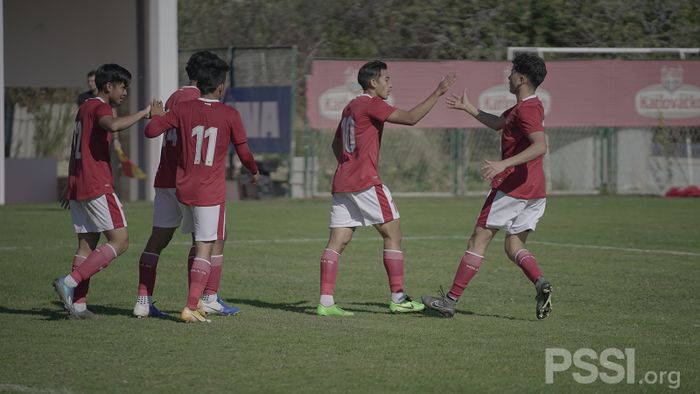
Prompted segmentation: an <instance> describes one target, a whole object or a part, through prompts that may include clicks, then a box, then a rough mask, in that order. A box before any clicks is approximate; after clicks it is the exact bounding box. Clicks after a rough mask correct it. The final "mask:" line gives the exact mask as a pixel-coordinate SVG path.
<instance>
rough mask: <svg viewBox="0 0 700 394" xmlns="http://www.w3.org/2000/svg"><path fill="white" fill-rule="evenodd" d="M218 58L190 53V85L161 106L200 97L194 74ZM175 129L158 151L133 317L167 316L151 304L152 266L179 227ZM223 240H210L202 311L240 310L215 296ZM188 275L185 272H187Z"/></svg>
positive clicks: (224, 312)
mask: <svg viewBox="0 0 700 394" xmlns="http://www.w3.org/2000/svg"><path fill="white" fill-rule="evenodd" d="M216 59H218V57H217V56H216V55H215V54H213V53H211V52H209V51H200V52H196V53H194V54H193V55H192V56H190V58H189V60H188V61H187V66H186V67H185V70H186V71H187V76H188V77H189V78H190V85H189V86H183V87H181V88H180V89H178V90H177V91H176V92H175V93H173V94H172V95H171V96H170V97H169V98H168V101H167V102H166V103H165V108H166V109H170V108H172V107H174V106H175V105H177V104H178V103H181V102H185V101H191V100H196V99H197V98H199V97H200V95H201V94H200V91H199V89H198V88H197V86H196V85H197V80H198V79H199V77H198V76H197V73H198V72H199V69H200V68H202V67H206V65H207V63H208V62H214V61H215V60H216ZM178 141H179V140H178V131H177V130H176V129H170V130H168V131H167V132H166V133H165V136H164V138H163V147H162V149H161V154H160V164H159V165H158V172H157V173H156V177H155V182H154V187H155V199H154V200H153V228H152V229H151V236H150V238H149V239H148V242H147V243H146V248H145V249H144V251H143V253H141V257H140V259H139V285H138V298H137V301H136V305H134V311H133V314H134V316H136V317H148V316H152V317H160V318H165V317H167V315H166V314H165V313H163V312H161V311H160V310H158V308H156V307H155V306H154V305H153V301H152V296H153V290H154V288H155V283H156V269H157V266H158V260H159V258H160V253H161V251H162V250H163V249H165V247H166V246H168V244H169V243H170V241H171V240H172V238H173V234H174V232H175V229H176V228H177V227H178V226H180V223H181V221H182V212H181V211H180V205H179V203H178V201H177V198H176V197H175V177H176V172H177V158H178V151H179V147H178ZM223 251H224V240H217V241H215V242H214V249H213V251H212V256H211V274H210V275H209V280H208V281H207V284H206V286H205V288H204V295H203V297H202V300H201V305H200V309H201V310H203V311H204V312H206V313H214V314H221V315H235V314H237V313H238V312H240V309H239V308H238V307H235V306H229V305H226V303H225V302H224V301H223V300H221V298H220V297H219V296H218V295H217V291H218V289H219V284H220V282H221V270H222V261H223ZM194 252H195V247H194V241H193V244H192V248H191V249H190V253H189V255H188V259H187V261H188V270H187V271H188V272H189V270H190V268H191V267H192V263H193V261H194ZM188 277H189V275H188Z"/></svg>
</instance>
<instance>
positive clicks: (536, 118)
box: [518, 104, 544, 134]
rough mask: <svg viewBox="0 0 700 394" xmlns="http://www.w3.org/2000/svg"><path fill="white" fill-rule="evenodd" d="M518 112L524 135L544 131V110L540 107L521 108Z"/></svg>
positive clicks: (528, 106)
mask: <svg viewBox="0 0 700 394" xmlns="http://www.w3.org/2000/svg"><path fill="white" fill-rule="evenodd" d="M518 112H519V116H520V121H521V125H522V128H523V132H524V133H525V134H532V133H536V132H538V131H544V113H543V112H544V110H543V108H542V106H541V105H536V104H535V105H527V106H523V108H521V110H520V111H518Z"/></svg>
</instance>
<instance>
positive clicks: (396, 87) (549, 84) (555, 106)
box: [306, 60, 700, 128]
mask: <svg viewBox="0 0 700 394" xmlns="http://www.w3.org/2000/svg"><path fill="white" fill-rule="evenodd" d="M362 64H364V61H346V60H315V61H314V62H313V64H312V70H311V75H309V76H308V77H307V83H306V103H307V105H306V113H307V117H308V120H309V123H310V126H311V127H312V128H335V127H337V126H338V121H339V120H340V114H341V112H342V110H343V108H344V107H345V105H346V104H347V103H348V102H349V101H350V100H351V99H352V98H354V97H356V96H357V95H359V94H361V93H362V89H361V88H360V85H359V84H358V83H357V71H358V70H359V68H360V67H361V66H362ZM387 65H388V67H389V69H388V71H389V75H390V76H391V83H392V85H393V89H392V91H391V95H390V96H389V100H388V101H389V102H390V104H392V105H394V106H397V107H399V108H401V109H405V110H409V109H411V108H413V107H414V106H415V105H416V104H418V103H419V102H420V101H421V100H423V99H425V98H426V97H427V96H428V94H430V93H431V92H432V91H433V90H434V89H435V87H436V86H437V84H438V82H439V81H440V78H441V77H442V76H443V75H445V74H447V73H448V72H451V71H454V72H456V73H457V82H456V83H455V85H454V86H453V87H452V89H451V91H450V92H448V93H447V95H450V94H452V93H454V94H458V95H461V94H462V92H463V91H464V89H466V91H467V95H468V97H469V99H470V100H471V101H472V102H473V103H475V104H477V103H478V106H479V108H480V109H481V110H483V111H486V112H490V113H493V114H501V113H502V112H503V111H504V110H506V109H508V108H509V107H510V106H512V105H513V104H515V96H514V95H513V94H511V93H509V92H508V85H507V77H508V74H509V73H510V69H511V63H510V62H507V61H502V62H490V61H462V60H454V61H439V62H438V61H401V60H397V61H387ZM537 95H538V96H539V97H540V99H541V100H542V102H543V104H544V107H545V108H544V109H545V125H546V126H547V127H590V126H593V127H595V126H599V127H634V126H642V127H653V126H658V125H659V124H660V123H661V122H662V121H663V123H664V124H665V125H669V126H679V125H682V126H686V125H696V126H697V125H700V61H695V60H692V61H691V60H669V61H657V60H653V61H628V60H584V61H550V62H547V77H546V79H545V81H544V82H543V83H542V85H540V87H539V88H538V89H537ZM387 126H389V124H387ZM417 126H418V127H425V128H465V127H483V126H482V125H481V124H480V123H478V122H477V121H475V120H474V119H473V118H472V117H471V116H469V115H468V114H466V113H465V112H462V111H456V110H451V109H448V108H447V105H446V104H445V102H444V99H441V100H440V102H439V103H438V104H436V106H435V108H433V110H432V111H431V112H430V113H429V114H428V115H427V116H426V117H425V118H423V119H422V120H421V121H420V122H419V123H418V125H417Z"/></svg>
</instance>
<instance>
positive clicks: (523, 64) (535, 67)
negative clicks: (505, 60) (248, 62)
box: [513, 53, 547, 89]
mask: <svg viewBox="0 0 700 394" xmlns="http://www.w3.org/2000/svg"><path fill="white" fill-rule="evenodd" d="M513 70H515V71H516V72H518V73H520V74H523V75H524V76H525V77H527V79H528V80H529V81H530V83H531V84H532V86H534V87H535V89H537V87H538V86H540V84H541V83H542V81H544V77H545V76H547V66H545V65H544V60H543V59H542V58H541V57H539V56H537V55H532V54H529V53H521V54H519V55H518V56H516V57H515V59H513Z"/></svg>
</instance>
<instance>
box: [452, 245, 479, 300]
mask: <svg viewBox="0 0 700 394" xmlns="http://www.w3.org/2000/svg"><path fill="white" fill-rule="evenodd" d="M483 260H484V256H480V255H478V254H476V253H472V252H469V251H467V252H466V253H464V256H462V260H461V261H460V262H459V267H457V273H455V278H454V281H453V282H452V288H451V289H450V291H449V292H448V293H447V296H448V297H450V298H452V299H454V300H458V299H459V297H461V296H462V293H464V289H465V288H466V287H467V285H468V284H469V281H471V280H472V278H473V277H474V275H476V273H477V272H479V267H481V262H482V261H483Z"/></svg>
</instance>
